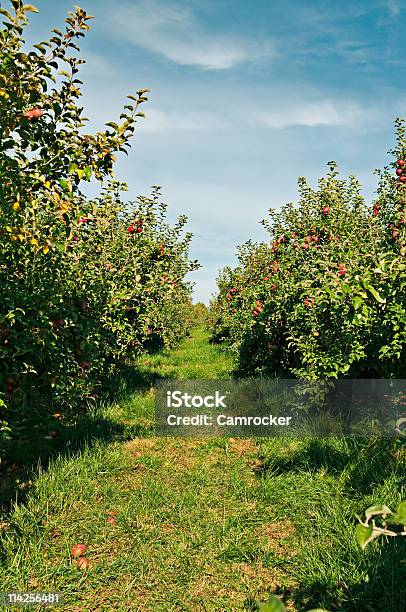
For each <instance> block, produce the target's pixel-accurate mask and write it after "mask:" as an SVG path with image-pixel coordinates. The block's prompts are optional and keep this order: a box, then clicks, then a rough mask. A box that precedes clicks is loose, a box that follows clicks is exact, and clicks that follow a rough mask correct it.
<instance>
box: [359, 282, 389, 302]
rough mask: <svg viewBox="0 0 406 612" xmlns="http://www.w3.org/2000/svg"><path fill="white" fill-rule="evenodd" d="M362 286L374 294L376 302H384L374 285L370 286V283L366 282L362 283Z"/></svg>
mask: <svg viewBox="0 0 406 612" xmlns="http://www.w3.org/2000/svg"><path fill="white" fill-rule="evenodd" d="M364 287H365V289H367V290H368V291H369V293H371V294H372V295H373V296H374V298H375V299H376V301H377V302H379V303H380V304H386V300H385V299H384V298H382V297H381V296H380V295H379V293H378V292H377V290H376V289H375V288H374V287H372V285H368V283H364Z"/></svg>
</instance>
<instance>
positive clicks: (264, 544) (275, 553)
mask: <svg viewBox="0 0 406 612" xmlns="http://www.w3.org/2000/svg"><path fill="white" fill-rule="evenodd" d="M231 368H232V362H231V358H230V356H229V355H228V354H227V353H226V352H224V351H222V350H220V349H219V348H217V347H215V346H211V345H209V343H208V338H207V334H206V333H205V332H204V331H203V330H202V329H197V330H194V332H193V334H192V337H191V338H188V339H185V340H184V341H183V342H182V343H181V345H180V346H179V348H178V349H176V350H173V351H171V352H169V353H167V354H157V355H154V356H152V357H148V358H143V359H141V360H140V361H139V362H138V363H137V364H136V367H128V369H127V371H126V372H125V373H124V374H123V375H122V376H121V378H118V379H116V380H114V381H112V394H113V392H114V394H115V397H116V400H115V401H111V402H110V403H107V402H106V403H105V405H102V406H100V407H98V408H94V409H93V410H92V411H91V413H90V414H86V415H84V416H83V420H82V421H81V420H80V419H79V420H78V421H77V423H76V424H74V423H72V422H71V421H69V420H67V422H66V423H65V424H64V423H62V424H60V427H61V435H60V437H58V438H57V439H56V440H54V441H48V442H47V443H48V444H49V445H51V448H47V449H45V451H44V452H45V455H46V456H47V457H48V460H47V462H44V467H43V468H42V469H39V470H38V469H36V470H35V471H34V472H33V473H31V474H29V473H28V471H27V470H28V468H27V469H26V472H22V475H21V474H19V475H18V477H14V481H13V482H12V483H9V484H8V485H7V486H4V487H3V496H4V495H6V494H7V492H10V487H11V488H13V491H14V492H15V491H17V492H18V497H17V503H16V504H14V505H13V507H12V508H11V509H9V511H8V512H6V513H5V515H4V517H3V519H2V520H3V523H1V527H0V530H1V531H0V535H1V548H0V554H1V557H0V559H1V565H0V584H1V585H2V589H0V590H3V591H6V590H16V589H19V590H25V589H30V590H33V591H46V590H58V591H61V592H64V593H65V598H66V605H65V606H64V608H63V609H65V610H76V611H83V610H119V611H121V610H123V611H126V610H139V611H144V610H145V611H154V612H155V611H162V612H168V611H172V610H173V611H175V610H185V611H190V612H194V611H196V610H210V611H221V610H224V611H234V610H235V611H241V610H254V609H255V601H256V600H258V599H266V594H267V593H268V592H274V593H277V594H279V595H281V596H282V597H283V599H284V600H285V602H286V603H287V604H288V607H289V609H290V610H299V611H302V610H306V609H307V608H309V607H312V606H313V607H315V606H316V605H317V606H318V605H321V606H325V607H326V608H327V609H330V610H340V611H342V612H351V611H355V610H357V611H361V612H362V611H370V612H372V611H373V612H376V611H378V610H379V611H381V610H382V611H388V612H401V611H404V609H405V604H404V602H405V601H406V592H405V588H406V587H405V583H406V580H405V578H406V574H405V572H406V564H405V563H404V561H405V557H406V552H405V543H404V542H403V541H402V542H394V541H391V542H375V543H373V544H372V545H371V546H370V547H369V549H367V551H366V552H365V553H362V552H361V551H360V550H359V549H358V548H357V546H356V544H355V542H354V539H353V529H354V515H355V513H356V512H361V511H362V510H363V509H364V508H365V507H367V506H368V505H370V504H371V503H372V502H385V503H388V504H389V505H390V506H391V505H392V506H395V505H396V503H397V502H398V501H399V500H400V499H401V498H402V497H403V499H404V498H405V465H404V453H402V451H398V452H397V453H395V452H394V451H390V450H389V449H388V447H387V445H384V444H382V443H378V442H373V441H369V442H356V441H351V440H329V441H322V440H319V441H317V440H309V439H305V440H297V441H292V440H289V441H286V440H282V439H272V440H271V439H268V440H264V439H261V440H243V439H237V440H234V439H204V440H193V439H177V438H176V439H164V438H156V437H154V436H153V430H152V427H153V406H154V383H155V382H156V380H157V379H158V378H162V377H164V378H165V377H170V378H175V379H188V378H201V379H210V378H218V377H225V378H226V377H227V376H228V373H229V372H230V370H231ZM47 426H48V425H47ZM67 442H69V444H67ZM52 445H54V447H53V448H52ZM38 448H39V447H38ZM22 451H23V447H21V448H20V451H19V452H20V453H22ZM36 452H38V449H37V451H36ZM31 458H32V457H31ZM20 459H21V457H20ZM30 481H31V483H30ZM5 508H6V510H7V505H6V506H5ZM112 513H114V517H115V519H116V522H115V524H114V525H110V524H109V523H108V522H107V518H108V517H109V516H111V515H112ZM76 543H83V544H85V545H86V546H87V551H86V557H87V558H88V559H89V561H90V563H91V567H90V569H88V570H87V571H82V570H80V569H79V568H78V567H77V563H76V562H75V560H74V559H72V558H71V557H70V550H71V547H72V546H73V545H74V544H76ZM402 547H403V549H402ZM402 561H403V562H402Z"/></svg>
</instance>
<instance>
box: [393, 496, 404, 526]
mask: <svg viewBox="0 0 406 612" xmlns="http://www.w3.org/2000/svg"><path fill="white" fill-rule="evenodd" d="M390 522H391V523H396V524H397V525H406V501H403V502H401V503H400V504H399V506H398V509H397V512H396V514H394V516H392V517H391V519H390Z"/></svg>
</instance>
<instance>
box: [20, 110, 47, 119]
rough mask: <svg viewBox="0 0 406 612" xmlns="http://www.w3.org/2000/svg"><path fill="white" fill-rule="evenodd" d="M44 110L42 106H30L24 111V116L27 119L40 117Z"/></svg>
mask: <svg viewBox="0 0 406 612" xmlns="http://www.w3.org/2000/svg"><path fill="white" fill-rule="evenodd" d="M44 112H45V111H43V110H42V108H31V109H30V110H27V111H25V113H24V117H26V118H27V119H28V121H32V120H33V119H39V118H40V117H42V115H43V114H44Z"/></svg>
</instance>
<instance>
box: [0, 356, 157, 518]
mask: <svg viewBox="0 0 406 612" xmlns="http://www.w3.org/2000/svg"><path fill="white" fill-rule="evenodd" d="M157 379H158V376H156V375H155V374H154V372H153V371H152V372H149V371H145V370H142V369H137V368H136V367H135V366H132V365H131V364H126V365H122V366H120V369H119V370H118V371H117V373H116V374H114V376H113V377H111V378H110V379H109V382H108V386H106V388H105V389H104V390H103V399H102V400H101V401H98V402H96V401H95V400H89V401H87V402H86V403H83V404H82V405H81V406H80V407H79V408H77V409H69V408H67V407H66V408H65V409H63V413H62V409H61V413H54V414H51V413H50V411H49V408H47V407H41V406H38V405H36V406H31V407H30V409H29V410H27V411H26V412H25V413H24V412H22V411H19V412H18V413H16V415H15V416H14V418H12V419H11V421H10V423H11V429H12V432H13V437H12V439H11V440H9V441H7V442H6V443H4V445H3V448H2V449H1V450H2V455H1V456H2V457H4V459H3V461H2V462H1V463H0V511H3V512H5V513H7V512H8V511H9V510H10V508H11V506H12V505H13V504H15V503H16V500H17V501H18V503H24V500H25V498H26V495H27V493H28V491H29V490H30V486H31V483H32V480H34V479H35V476H36V473H37V471H38V467H39V465H40V466H41V469H42V470H44V469H47V467H48V465H49V463H50V461H51V460H52V459H53V458H54V457H56V456H57V455H61V456H64V455H70V456H71V455H72V454H75V453H79V452H80V451H81V449H83V447H84V446H87V447H89V446H92V445H94V444H96V443H98V442H100V441H102V442H105V443H109V442H115V441H125V440H130V439H132V438H134V437H140V436H150V435H151V434H152V433H153V425H152V424H151V423H145V424H144V423H143V424H139V423H128V422H127V421H126V420H123V422H120V420H115V419H113V418H109V416H108V412H107V410H106V408H107V407H108V406H109V404H112V403H117V404H118V403H121V402H125V401H126V400H128V399H129V398H130V397H131V396H132V395H133V394H134V393H136V392H140V393H142V392H146V391H148V390H149V389H150V388H151V387H152V386H153V385H154V384H155V383H156V382H157ZM135 416H136V415H135Z"/></svg>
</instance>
